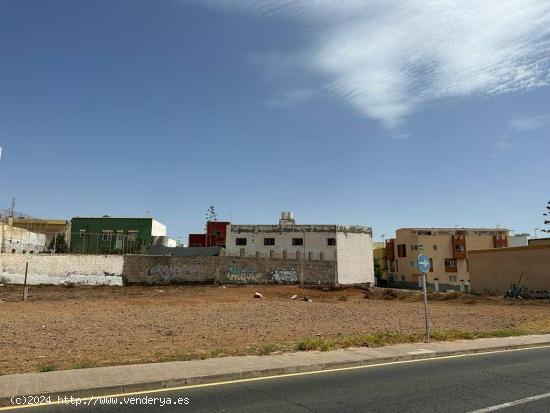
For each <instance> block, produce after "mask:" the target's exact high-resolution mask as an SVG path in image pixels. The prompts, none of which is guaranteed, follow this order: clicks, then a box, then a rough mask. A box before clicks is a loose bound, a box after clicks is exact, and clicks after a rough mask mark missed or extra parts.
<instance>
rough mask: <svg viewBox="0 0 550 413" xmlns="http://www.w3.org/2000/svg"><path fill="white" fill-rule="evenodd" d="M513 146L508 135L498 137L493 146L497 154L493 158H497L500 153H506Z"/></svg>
mask: <svg viewBox="0 0 550 413" xmlns="http://www.w3.org/2000/svg"><path fill="white" fill-rule="evenodd" d="M512 146H514V144H513V142H512V140H511V139H510V137H509V136H508V135H500V136H499V137H497V139H496V140H495V142H494V144H493V147H494V149H495V152H496V153H495V154H494V155H493V157H495V156H496V154H497V153H498V152H504V151H506V150H508V149H510V148H511V147H512Z"/></svg>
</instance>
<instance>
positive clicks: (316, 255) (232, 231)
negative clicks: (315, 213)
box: [226, 225, 336, 260]
mask: <svg viewBox="0 0 550 413" xmlns="http://www.w3.org/2000/svg"><path fill="white" fill-rule="evenodd" d="M237 238H246V240H247V243H246V245H236V239H237ZM264 238H275V245H264ZM293 238H303V240H304V242H303V244H304V245H302V246H294V245H292V239H293ZM328 238H336V226H335V225H292V226H290V225H289V226H279V225H228V226H227V240H226V250H227V255H229V256H235V257H238V256H240V251H241V248H244V249H245V256H246V257H255V256H256V251H259V252H260V257H265V258H267V257H269V256H270V251H273V253H274V257H273V258H282V257H283V251H287V258H288V259H295V258H296V252H299V255H300V258H302V259H306V260H307V259H309V253H310V252H311V253H312V259H313V260H319V259H320V253H323V255H324V260H335V259H336V246H332V245H328V241H327V239H328Z"/></svg>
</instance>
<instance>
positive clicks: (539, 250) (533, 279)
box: [468, 245, 550, 294]
mask: <svg viewBox="0 0 550 413" xmlns="http://www.w3.org/2000/svg"><path fill="white" fill-rule="evenodd" d="M468 258H469V261H470V284H471V290H472V291H475V292H478V293H496V294H503V293H504V292H505V291H506V290H508V289H509V288H510V286H511V284H512V283H517V282H518V281H519V278H520V276H521V273H522V272H523V278H522V280H521V284H522V285H525V286H526V287H527V288H529V289H530V290H532V291H537V290H546V291H550V245H540V246H530V247H518V248H499V249H491V250H483V251H471V252H470V253H469V254H468Z"/></svg>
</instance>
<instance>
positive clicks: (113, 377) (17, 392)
mask: <svg viewBox="0 0 550 413" xmlns="http://www.w3.org/2000/svg"><path fill="white" fill-rule="evenodd" d="M544 345H549V346H550V334H545V335H530V336H520V337H507V338H486V339H479V340H460V341H453V342H434V343H416V344H399V345H395V346H387V347H379V348H367V347H361V348H349V349H343V350H336V351H327V352H319V351H308V352H299V353H285V354H278V355H270V356H240V357H224V358H218V359H207V360H192V361H176V362H168V363H151V364H136V365H128V366H112V367H99V368H91V369H80V370H65V371H52V372H47V373H27V374H12V375H6V376H0V406H6V405H10V398H11V397H12V396H22V395H35V396H36V395H52V396H58V395H61V396H69V397H70V396H73V397H86V396H99V395H106V394H119V393H126V392H135V391H142V390H152V389H160V388H167V387H175V386H184V385H193V384H203V383H212V382H219V381H227V380H239V379H247V378H254V377H262V376H273V375H281V374H288V373H298V372H307V371H315V370H325V369H331V368H341V367H352V366H361V365H368V364H376V363H384V362H391V361H397V360H412V359H420V358H433V357H442V356H448V355H455V354H467V353H478V352H484V351H494V350H504V349H513V348H527V347H536V346H544Z"/></svg>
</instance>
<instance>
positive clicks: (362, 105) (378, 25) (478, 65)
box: [205, 0, 550, 128]
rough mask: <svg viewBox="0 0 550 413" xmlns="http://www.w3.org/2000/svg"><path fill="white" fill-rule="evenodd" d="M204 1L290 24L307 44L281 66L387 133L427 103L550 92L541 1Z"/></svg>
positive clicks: (549, 25) (549, 20)
mask: <svg viewBox="0 0 550 413" xmlns="http://www.w3.org/2000/svg"><path fill="white" fill-rule="evenodd" d="M205 1H206V3H208V4H209V5H213V6H216V7H223V8H227V9H231V10H235V9H237V10H239V11H245V12H252V13H255V14H257V15H259V16H263V17H265V16H267V17H273V16H275V17H279V16H281V17H289V18H293V19H296V20H297V21H298V22H299V23H300V24H301V25H304V26H306V27H307V28H308V29H309V30H310V31H312V32H313V33H315V36H311V37H312V38H314V39H315V40H311V41H309V42H308V43H307V44H306V45H304V47H303V50H301V52H299V53H297V54H296V56H294V57H289V56H283V59H282V61H283V62H284V63H285V64H288V65H293V64H295V65H300V66H301V67H300V69H302V70H303V69H308V70H310V71H312V72H315V73H319V74H322V75H325V77H324V78H325V79H327V83H326V84H325V85H322V87H326V88H328V90H330V91H332V92H333V93H334V94H336V95H337V96H339V97H340V98H341V99H343V100H344V101H345V102H347V103H348V104H350V105H352V106H353V107H354V108H355V109H356V110H358V111H359V112H360V113H362V114H363V115H365V116H367V117H370V118H374V119H378V120H380V121H381V122H383V124H384V125H386V126H387V127H389V128H396V127H397V126H398V125H399V123H400V122H401V121H402V120H403V119H404V118H405V117H406V116H407V115H409V114H410V113H412V112H413V111H415V110H417V108H418V107H419V105H422V104H423V103H425V102H427V101H430V100H433V99H438V98H443V97H452V96H465V95H472V94H479V95H491V94H500V93H509V92H517V91H527V90H531V89H533V88H537V87H540V86H543V85H548V84H550V1H548V0H484V1H479V0H461V1H455V0H446V1H445V0H395V1H387V0H371V1H367V0H339V1H334V0H309V1H306V0H292V1H291V0H279V1H276V0H241V1H238V0H235V1H232V2H226V1H223V0H205ZM273 56H274V60H273V62H272V64H273V65H277V64H280V63H281V59H280V57H281V56H277V55H276V54H275V55H273ZM275 61H277V63H275ZM268 70H269V69H268Z"/></svg>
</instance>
